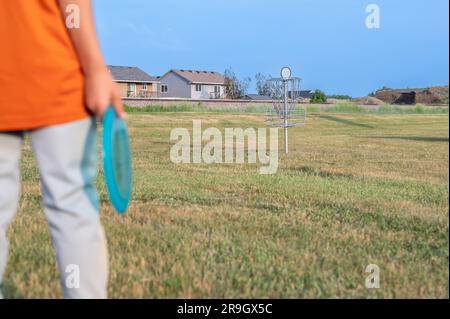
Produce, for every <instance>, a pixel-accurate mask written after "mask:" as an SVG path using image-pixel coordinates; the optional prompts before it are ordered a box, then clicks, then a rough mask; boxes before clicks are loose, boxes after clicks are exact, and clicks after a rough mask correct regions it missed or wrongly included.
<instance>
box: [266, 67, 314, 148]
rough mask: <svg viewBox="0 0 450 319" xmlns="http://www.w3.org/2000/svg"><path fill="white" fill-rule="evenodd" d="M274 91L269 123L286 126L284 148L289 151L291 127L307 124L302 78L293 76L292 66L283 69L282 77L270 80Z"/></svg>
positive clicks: (274, 125)
mask: <svg viewBox="0 0 450 319" xmlns="http://www.w3.org/2000/svg"><path fill="white" fill-rule="evenodd" d="M270 82H271V91H272V94H271V95H272V96H271V97H272V101H273V103H272V104H273V105H272V108H271V109H269V110H268V112H267V123H268V126H270V127H282V128H284V149H285V153H286V154H288V153H289V135H288V133H289V132H288V130H289V128H290V127H294V126H302V125H305V124H306V108H304V107H303V106H301V105H300V98H301V96H300V86H301V79H300V78H298V77H292V72H291V69H290V68H287V67H286V68H283V69H282V70H281V78H274V79H271V80H270Z"/></svg>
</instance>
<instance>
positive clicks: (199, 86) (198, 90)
mask: <svg viewBox="0 0 450 319" xmlns="http://www.w3.org/2000/svg"><path fill="white" fill-rule="evenodd" d="M195 91H196V92H201V91H202V85H201V84H196V85H195Z"/></svg>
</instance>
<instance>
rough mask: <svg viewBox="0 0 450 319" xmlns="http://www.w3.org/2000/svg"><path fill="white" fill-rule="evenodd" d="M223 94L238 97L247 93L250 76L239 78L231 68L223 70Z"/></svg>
mask: <svg viewBox="0 0 450 319" xmlns="http://www.w3.org/2000/svg"><path fill="white" fill-rule="evenodd" d="M224 76H225V95H226V96H227V97H228V98H229V99H240V98H243V97H244V96H245V95H246V94H247V90H248V87H249V86H250V82H251V81H252V80H251V79H250V78H245V79H243V80H239V79H238V78H237V76H236V74H235V73H234V71H233V69H231V68H228V69H226V70H225V73H224Z"/></svg>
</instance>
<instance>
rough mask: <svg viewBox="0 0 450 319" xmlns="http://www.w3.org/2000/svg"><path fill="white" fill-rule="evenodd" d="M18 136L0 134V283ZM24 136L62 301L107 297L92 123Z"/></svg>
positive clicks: (16, 188)
mask: <svg viewBox="0 0 450 319" xmlns="http://www.w3.org/2000/svg"><path fill="white" fill-rule="evenodd" d="M23 135H24V133H22V132H14V133H2V132H0V284H1V282H2V277H3V275H4V272H5V268H6V263H7V255H8V242H7V237H6V231H7V228H8V225H9V224H10V222H11V220H12V218H13V217H14V215H15V213H16V210H17V206H18V199H19V194H20V172H19V162H20V153H21V148H22V142H23ZM29 135H30V140H31V144H32V146H33V150H34V153H35V156H36V159H37V162H38V165H39V171H40V174H41V181H42V189H43V205H44V211H45V215H46V217H47V220H48V223H49V226H50V231H51V235H52V241H53V246H54V248H55V250H56V253H57V260H58V267H59V271H60V278H61V284H62V287H63V291H64V296H65V297H66V298H76V299H81V298H106V288H107V279H108V278H107V277H108V261H107V259H108V258H107V250H106V241H105V236H104V232H103V228H102V226H101V225H100V217H99V200H98V196H97V191H96V188H95V177H96V173H97V134H96V124H95V120H94V119H86V120H81V121H77V122H72V123H68V124H64V125H57V126H52V127H47V128H43V129H38V130H34V131H31V132H29ZM36 271H39V269H36Z"/></svg>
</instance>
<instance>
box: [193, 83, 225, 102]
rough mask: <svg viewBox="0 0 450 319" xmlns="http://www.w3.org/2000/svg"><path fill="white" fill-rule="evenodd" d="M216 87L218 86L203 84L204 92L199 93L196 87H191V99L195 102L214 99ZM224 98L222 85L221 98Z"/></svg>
mask: <svg viewBox="0 0 450 319" xmlns="http://www.w3.org/2000/svg"><path fill="white" fill-rule="evenodd" d="M215 87H216V85H209V84H208V85H207V84H202V91H201V92H197V91H196V85H195V84H192V85H191V97H192V99H194V100H204V99H211V98H212V97H213V93H214V92H215V91H214V88H215ZM223 96H224V87H223V86H222V85H221V86H220V95H219V97H223Z"/></svg>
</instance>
